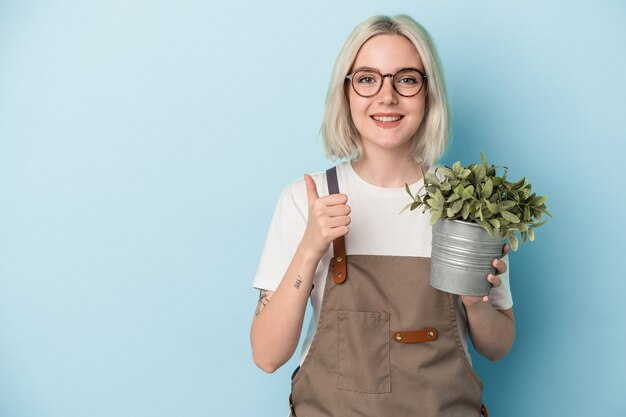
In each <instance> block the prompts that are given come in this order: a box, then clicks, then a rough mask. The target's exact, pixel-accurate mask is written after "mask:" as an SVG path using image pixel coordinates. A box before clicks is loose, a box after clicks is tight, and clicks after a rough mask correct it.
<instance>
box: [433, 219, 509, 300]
mask: <svg viewBox="0 0 626 417" xmlns="http://www.w3.org/2000/svg"><path fill="white" fill-rule="evenodd" d="M503 245H504V239H501V238H500V237H498V236H497V235H496V237H493V238H492V237H491V236H489V233H487V231H486V230H485V229H483V228H482V227H481V226H479V225H477V224H475V223H468V222H464V221H460V220H439V221H438V222H437V223H435V225H434V226H433V239H432V254H431V257H432V259H431V272H430V285H431V286H432V287H434V288H437V289H439V290H442V291H445V292H449V293H452V294H459V295H473V296H483V295H486V294H488V293H489V289H490V288H491V284H490V283H489V282H488V281H487V275H488V274H489V273H495V268H494V267H493V266H492V262H493V260H494V259H495V258H500V257H501V256H502V246H503Z"/></svg>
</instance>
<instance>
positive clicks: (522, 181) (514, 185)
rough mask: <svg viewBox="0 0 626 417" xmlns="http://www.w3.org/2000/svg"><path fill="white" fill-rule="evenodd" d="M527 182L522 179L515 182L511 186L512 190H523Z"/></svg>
mask: <svg viewBox="0 0 626 417" xmlns="http://www.w3.org/2000/svg"><path fill="white" fill-rule="evenodd" d="M525 182H526V178H522V179H521V180H519V181H517V182H514V183H512V184H511V189H517V188H522V187H523V186H524V183H525Z"/></svg>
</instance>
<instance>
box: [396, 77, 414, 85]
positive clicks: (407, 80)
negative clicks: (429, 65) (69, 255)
mask: <svg viewBox="0 0 626 417" xmlns="http://www.w3.org/2000/svg"><path fill="white" fill-rule="evenodd" d="M397 82H398V83H400V84H405V85H415V84H419V79H418V78H417V77H414V76H411V75H403V76H402V77H400V78H399V79H398V81H397Z"/></svg>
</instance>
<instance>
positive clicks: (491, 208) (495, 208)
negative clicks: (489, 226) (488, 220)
mask: <svg viewBox="0 0 626 417" xmlns="http://www.w3.org/2000/svg"><path fill="white" fill-rule="evenodd" d="M487 209H488V210H489V211H490V212H492V213H493V214H496V213H497V212H498V205H497V204H493V203H490V202H487Z"/></svg>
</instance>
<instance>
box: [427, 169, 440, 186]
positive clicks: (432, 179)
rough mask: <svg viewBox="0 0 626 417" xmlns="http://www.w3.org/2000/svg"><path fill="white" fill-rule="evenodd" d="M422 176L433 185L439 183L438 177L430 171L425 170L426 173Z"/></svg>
mask: <svg viewBox="0 0 626 417" xmlns="http://www.w3.org/2000/svg"><path fill="white" fill-rule="evenodd" d="M424 178H425V179H426V181H427V182H430V183H432V184H435V185H439V178H438V177H437V176H436V175H435V174H433V173H432V172H427V173H426V174H424Z"/></svg>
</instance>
